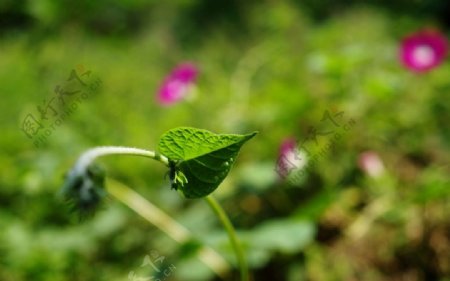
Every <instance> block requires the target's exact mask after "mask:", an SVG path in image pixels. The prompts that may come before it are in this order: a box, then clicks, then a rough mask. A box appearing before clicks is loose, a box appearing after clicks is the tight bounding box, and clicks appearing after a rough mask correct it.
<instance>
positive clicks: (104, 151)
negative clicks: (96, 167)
mask: <svg viewBox="0 0 450 281" xmlns="http://www.w3.org/2000/svg"><path fill="white" fill-rule="evenodd" d="M110 154H125V155H136V156H143V157H148V158H152V159H155V160H158V161H160V162H162V163H164V164H165V165H166V166H168V165H169V159H168V158H167V157H165V156H164V155H161V154H159V153H156V152H154V151H151V150H145V149H140V148H134V147H125V146H99V147H94V148H91V149H89V150H87V151H86V152H84V153H83V154H82V155H81V156H80V158H78V161H77V163H76V164H75V167H74V169H73V172H75V173H76V174H82V173H83V172H84V171H85V170H86V168H87V167H88V166H89V165H90V164H91V163H92V162H93V161H94V160H95V159H96V158H97V157H100V156H104V155H110Z"/></svg>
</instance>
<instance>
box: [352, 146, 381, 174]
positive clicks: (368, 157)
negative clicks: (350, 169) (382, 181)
mask: <svg viewBox="0 0 450 281" xmlns="http://www.w3.org/2000/svg"><path fill="white" fill-rule="evenodd" d="M358 166H359V168H360V169H361V170H363V171H364V172H365V173H366V174H368V175H369V176H370V177H372V178H378V177H380V176H381V175H382V174H383V173H384V165H383V161H381V159H380V156H378V154H377V153H376V152H374V151H366V152H363V153H361V154H360V155H359V159H358Z"/></svg>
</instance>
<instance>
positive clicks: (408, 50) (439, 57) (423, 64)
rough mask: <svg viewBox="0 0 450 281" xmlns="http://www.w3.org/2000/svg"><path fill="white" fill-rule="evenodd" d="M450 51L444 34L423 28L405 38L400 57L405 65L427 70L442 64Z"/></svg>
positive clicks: (420, 70) (412, 68) (422, 70)
mask: <svg viewBox="0 0 450 281" xmlns="http://www.w3.org/2000/svg"><path fill="white" fill-rule="evenodd" d="M447 52H448V42H447V39H446V38H445V36H444V35H443V34H441V33H440V32H438V31H434V30H422V31H419V32H417V33H414V34H411V35H409V36H407V37H406V38H404V39H403V42H402V46H401V49H400V57H401V60H402V62H403V64H404V65H405V67H407V68H409V69H411V70H412V71H416V72H425V71H428V70H431V69H433V68H435V67H436V66H438V65H439V64H441V63H442V62H443V60H444V59H445V57H446V55H447Z"/></svg>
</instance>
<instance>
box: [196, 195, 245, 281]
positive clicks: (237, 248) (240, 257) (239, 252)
mask: <svg viewBox="0 0 450 281" xmlns="http://www.w3.org/2000/svg"><path fill="white" fill-rule="evenodd" d="M205 200H206V202H208V204H209V206H210V207H211V208H212V209H213V211H214V213H216V215H217V217H218V218H219V220H220V221H221V222H222V224H223V226H224V227H225V230H226V231H227V234H228V238H229V239H230V243H231V245H232V247H233V250H234V252H235V253H236V258H237V261H238V264H239V268H240V271H241V281H249V274H248V265H247V260H246V258H245V254H244V251H243V249H242V247H241V244H240V243H239V240H238V238H237V235H236V231H235V229H234V227H233V224H232V223H231V221H230V219H229V218H228V216H227V214H226V213H225V211H224V210H223V208H222V207H221V206H220V204H219V202H217V200H216V199H215V198H214V197H213V196H212V195H209V196H206V197H205Z"/></svg>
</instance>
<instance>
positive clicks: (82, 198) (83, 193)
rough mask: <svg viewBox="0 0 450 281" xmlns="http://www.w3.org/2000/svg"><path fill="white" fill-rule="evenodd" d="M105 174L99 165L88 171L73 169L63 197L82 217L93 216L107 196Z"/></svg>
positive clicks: (67, 180)
mask: <svg viewBox="0 0 450 281" xmlns="http://www.w3.org/2000/svg"><path fill="white" fill-rule="evenodd" d="M104 184H105V173H104V171H103V169H101V168H100V167H99V166H97V165H93V164H91V165H89V166H88V167H86V169H82V170H78V169H72V170H71V171H70V172H69V173H68V174H67V177H66V180H65V183H64V185H63V187H62V189H61V194H62V196H63V197H64V198H65V199H66V200H67V201H68V202H69V203H70V204H71V207H72V209H73V210H74V211H77V212H78V213H79V214H80V216H81V217H85V216H88V215H91V214H93V213H94V212H95V211H96V210H97V209H98V207H99V205H100V203H101V201H102V199H103V198H104V197H105V196H106V191H105V189H104Z"/></svg>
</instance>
